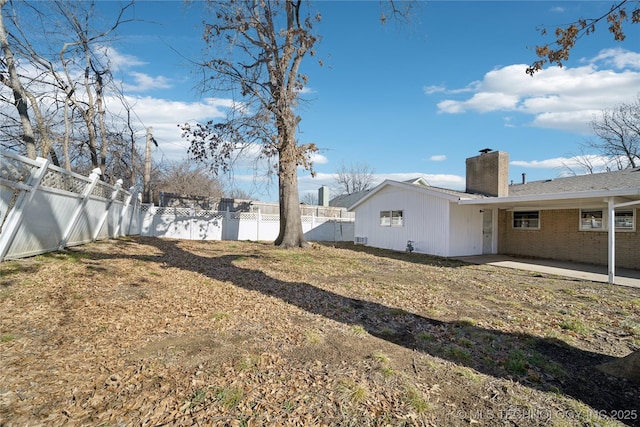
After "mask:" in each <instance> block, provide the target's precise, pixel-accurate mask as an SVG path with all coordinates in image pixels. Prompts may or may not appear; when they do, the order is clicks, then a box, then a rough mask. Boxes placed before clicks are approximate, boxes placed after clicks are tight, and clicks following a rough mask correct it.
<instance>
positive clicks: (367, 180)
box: [335, 162, 375, 194]
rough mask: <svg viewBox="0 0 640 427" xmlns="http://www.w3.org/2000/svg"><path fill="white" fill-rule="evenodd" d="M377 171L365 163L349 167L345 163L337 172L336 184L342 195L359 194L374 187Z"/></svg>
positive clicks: (352, 164)
mask: <svg viewBox="0 0 640 427" xmlns="http://www.w3.org/2000/svg"><path fill="white" fill-rule="evenodd" d="M374 172H375V170H374V169H373V168H372V167H371V166H370V165H369V164H368V163H365V162H357V163H351V164H350V165H349V167H347V166H345V164H344V162H342V163H341V164H340V167H339V168H338V170H337V171H336V179H335V181H336V184H337V185H338V188H339V189H340V193H341V194H353V193H359V192H361V191H365V190H368V189H370V188H371V187H372V186H373V174H374Z"/></svg>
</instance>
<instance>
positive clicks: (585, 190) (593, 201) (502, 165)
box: [349, 149, 640, 281]
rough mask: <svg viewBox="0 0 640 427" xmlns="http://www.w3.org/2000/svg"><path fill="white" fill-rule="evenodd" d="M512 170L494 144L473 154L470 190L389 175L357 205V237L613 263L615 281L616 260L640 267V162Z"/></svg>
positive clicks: (430, 249) (431, 248)
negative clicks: (529, 176) (583, 171)
mask: <svg viewBox="0 0 640 427" xmlns="http://www.w3.org/2000/svg"><path fill="white" fill-rule="evenodd" d="M508 175H509V155H508V154H507V153H504V152H500V151H491V150H488V149H487V150H482V151H481V154H480V155H479V156H475V157H471V158H468V159H467V161H466V190H465V191H464V192H459V191H454V190H447V189H441V188H436V187H430V186H428V185H424V183H422V184H421V185H415V184H411V183H401V182H394V181H389V180H387V181H385V182H383V183H382V184H380V185H378V186H377V187H376V188H374V189H372V190H371V191H369V192H368V193H367V194H366V196H364V197H362V198H361V199H359V200H358V201H356V202H355V203H354V204H353V205H352V206H351V207H350V208H349V209H350V210H353V211H355V213H356V224H355V236H356V240H357V241H358V242H360V243H365V244H368V245H371V246H376V247H383V248H388V249H395V250H404V247H405V245H406V242H407V241H408V240H411V241H412V242H415V245H414V246H415V249H416V252H422V253H428V254H433V255H440V256H461V255H480V254H503V255H514V256H521V257H536V258H547V259H557V260H565V261H576V262H583V263H589V264H600V265H609V271H610V273H609V275H610V281H613V276H614V275H615V274H614V270H615V269H614V266H616V265H617V266H619V267H624V268H634V269H640V218H639V216H640V215H638V211H639V210H640V168H635V169H625V170H621V171H614V172H606V173H598V174H591V175H581V176H572V177H566V178H556V179H550V180H545V181H534V182H529V183H526V182H524V179H523V180H522V181H523V182H522V183H518V184H511V185H509V178H508ZM394 212H395V214H396V216H398V218H396V221H395V223H394V218H393V215H394ZM389 224H391V227H389V226H388V225H389Z"/></svg>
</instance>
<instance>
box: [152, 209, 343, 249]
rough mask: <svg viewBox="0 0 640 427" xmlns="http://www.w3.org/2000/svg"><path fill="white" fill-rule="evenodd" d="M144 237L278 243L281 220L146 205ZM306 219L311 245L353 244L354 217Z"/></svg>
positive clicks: (304, 226) (252, 214)
mask: <svg viewBox="0 0 640 427" xmlns="http://www.w3.org/2000/svg"><path fill="white" fill-rule="evenodd" d="M142 209H143V215H144V217H143V220H142V227H141V230H140V234H141V235H142V236H153V237H166V238H173V239H188V240H254V241H257V240H275V239H276V238H277V237H278V232H279V230H280V217H279V215H274V214H262V213H260V210H258V211H257V212H229V211H223V212H221V211H199V210H194V209H189V208H158V207H155V206H151V205H143V208H142ZM343 215H344V216H343V217H318V216H315V215H303V216H302V231H303V232H304V235H305V238H306V239H307V240H309V241H327V242H338V241H351V242H352V241H353V236H354V217H353V214H352V213H350V212H344V213H343Z"/></svg>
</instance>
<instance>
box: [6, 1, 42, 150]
mask: <svg viewBox="0 0 640 427" xmlns="http://www.w3.org/2000/svg"><path fill="white" fill-rule="evenodd" d="M6 3H7V0H0V9H1V8H2V7H4V5H5V4H6ZM0 45H2V53H3V54H4V60H5V63H6V66H7V70H8V71H9V82H8V83H7V82H6V81H4V80H3V82H4V83H5V84H6V85H7V86H9V87H10V88H11V89H12V90H13V97H14V100H15V106H16V109H17V110H18V115H19V116H20V122H21V123H22V132H23V134H22V140H23V141H24V144H25V146H26V149H27V157H29V158H30V159H35V158H36V156H37V153H36V142H35V135H34V132H33V127H32V126H31V120H29V111H28V109H27V100H26V99H25V98H26V97H25V96H24V88H23V87H22V83H20V78H19V77H18V70H17V69H16V64H15V59H14V57H13V51H12V50H11V47H10V46H9V38H8V37H7V31H6V29H5V27H4V19H3V17H2V13H1V11H0Z"/></svg>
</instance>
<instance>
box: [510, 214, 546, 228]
mask: <svg viewBox="0 0 640 427" xmlns="http://www.w3.org/2000/svg"><path fill="white" fill-rule="evenodd" d="M513 228H529V229H532V228H533V229H539V228H540V211H522V212H514V213H513Z"/></svg>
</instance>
